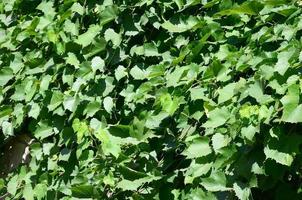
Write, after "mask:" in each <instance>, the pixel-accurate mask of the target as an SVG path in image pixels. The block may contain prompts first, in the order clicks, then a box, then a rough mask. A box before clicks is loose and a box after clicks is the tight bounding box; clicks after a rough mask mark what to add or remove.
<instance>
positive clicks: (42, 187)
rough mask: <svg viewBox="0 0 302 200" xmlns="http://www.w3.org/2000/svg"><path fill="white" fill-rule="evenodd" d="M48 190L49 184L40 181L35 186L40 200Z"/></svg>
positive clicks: (35, 192)
mask: <svg viewBox="0 0 302 200" xmlns="http://www.w3.org/2000/svg"><path fill="white" fill-rule="evenodd" d="M46 190H47V185H45V184H43V183H39V184H37V185H36V186H35V188H34V195H35V197H36V198H37V199H38V200H41V199H43V198H44V197H45V196H46V194H45V191H46Z"/></svg>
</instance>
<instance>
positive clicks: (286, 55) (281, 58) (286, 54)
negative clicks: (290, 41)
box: [275, 49, 295, 76]
mask: <svg viewBox="0 0 302 200" xmlns="http://www.w3.org/2000/svg"><path fill="white" fill-rule="evenodd" d="M294 52H295V50H294V49H290V50H286V51H282V52H281V53H279V54H278V62H277V63H276V66H275V71H276V72H278V73H279V74H280V75H282V76H283V75H284V74H285V72H286V71H287V70H288V68H289V67H290V63H289V59H290V58H291V57H292V55H293V54H294Z"/></svg>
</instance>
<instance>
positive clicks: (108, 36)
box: [104, 28, 122, 48]
mask: <svg viewBox="0 0 302 200" xmlns="http://www.w3.org/2000/svg"><path fill="white" fill-rule="evenodd" d="M104 36H105V40H106V41H107V42H108V41H111V42H112V43H113V48H117V47H118V46H119V45H120V44H121V42H122V38H121V36H120V35H119V34H118V33H116V32H115V31H114V30H113V29H111V28H110V29H107V30H106V31H105V35H104Z"/></svg>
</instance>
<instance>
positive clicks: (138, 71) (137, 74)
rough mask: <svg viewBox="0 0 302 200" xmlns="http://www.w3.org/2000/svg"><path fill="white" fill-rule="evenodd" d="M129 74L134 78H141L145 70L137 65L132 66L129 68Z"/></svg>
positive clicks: (144, 76)
mask: <svg viewBox="0 0 302 200" xmlns="http://www.w3.org/2000/svg"><path fill="white" fill-rule="evenodd" d="M130 74H131V76H132V77H133V78H134V79H135V80H143V79H145V78H146V74H145V72H144V71H143V70H142V69H140V68H139V67H138V66H134V67H133V68H132V69H131V70H130Z"/></svg>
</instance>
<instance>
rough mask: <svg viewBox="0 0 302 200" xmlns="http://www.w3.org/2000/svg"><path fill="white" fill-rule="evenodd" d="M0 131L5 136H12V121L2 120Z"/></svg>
mask: <svg viewBox="0 0 302 200" xmlns="http://www.w3.org/2000/svg"><path fill="white" fill-rule="evenodd" d="M1 126H2V132H3V134H4V135H5V136H6V137H9V136H13V135H14V128H13V125H12V123H10V122H8V121H4V122H2V125H1Z"/></svg>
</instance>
